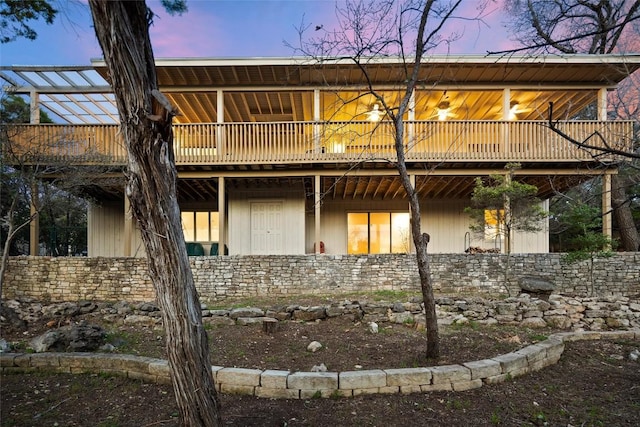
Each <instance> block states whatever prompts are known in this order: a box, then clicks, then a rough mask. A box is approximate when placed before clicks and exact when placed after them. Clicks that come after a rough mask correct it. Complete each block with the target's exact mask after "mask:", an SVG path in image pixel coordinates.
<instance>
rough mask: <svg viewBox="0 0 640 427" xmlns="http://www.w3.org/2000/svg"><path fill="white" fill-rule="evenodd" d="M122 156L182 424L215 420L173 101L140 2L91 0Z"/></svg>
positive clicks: (214, 397)
mask: <svg viewBox="0 0 640 427" xmlns="http://www.w3.org/2000/svg"><path fill="white" fill-rule="evenodd" d="M89 5H90V7H91V12H92V15H93V22H94V27H95V30H96V35H97V37H98V40H99V42H100V45H101V47H102V51H103V54H104V57H105V61H106V63H107V67H108V69H109V74H110V76H111V85H112V88H113V90H114V93H115V95H116V103H117V106H118V112H119V115H120V121H121V132H122V133H123V136H124V141H125V145H126V148H127V154H128V170H127V187H126V193H127V196H128V197H129V200H130V202H131V209H132V213H133V217H134V218H135V220H136V222H137V224H138V227H139V229H140V231H141V236H142V240H143V242H144V245H145V249H146V252H147V257H148V262H149V274H150V277H151V280H152V282H153V285H154V288H155V291H156V297H157V299H158V305H159V307H160V309H161V310H162V320H163V322H164V327H165V330H166V342H167V344H166V345H167V354H168V359H169V367H170V370H171V377H172V382H173V389H174V392H175V396H176V401H177V405H178V408H179V411H180V416H181V422H182V425H185V426H220V425H222V421H221V418H220V411H219V404H218V400H217V395H216V390H215V387H214V383H213V378H212V376H211V364H210V361H209V349H208V342H207V334H206V331H205V330H204V328H203V326H202V317H201V310H200V304H199V301H198V295H197V292H196V289H195V284H194V281H193V275H192V272H191V268H190V265H189V259H188V257H187V251H186V247H185V244H184V236H183V233H182V227H181V223H180V209H179V206H178V202H177V197H176V176H177V172H176V168H175V161H174V158H173V146H172V139H173V136H172V131H171V119H172V116H173V115H174V113H175V112H174V111H172V107H171V106H170V105H169V103H168V102H167V101H166V98H163V97H162V95H161V94H160V93H159V92H158V91H157V79H156V71H155V61H154V57H153V52H152V49H151V42H150V40H149V23H150V22H151V18H152V15H151V14H150V11H149V10H148V8H147V6H146V4H145V2H141V1H101V0H90V1H89Z"/></svg>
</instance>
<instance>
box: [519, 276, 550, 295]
mask: <svg viewBox="0 0 640 427" xmlns="http://www.w3.org/2000/svg"><path fill="white" fill-rule="evenodd" d="M518 284H519V285H520V289H522V291H524V292H529V293H532V294H547V295H549V294H551V293H552V292H553V291H555V289H556V286H555V285H554V284H553V282H551V281H550V280H547V279H543V278H542V277H534V276H524V277H521V278H520V279H519V280H518Z"/></svg>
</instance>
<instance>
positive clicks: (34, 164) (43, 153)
mask: <svg viewBox="0 0 640 427" xmlns="http://www.w3.org/2000/svg"><path fill="white" fill-rule="evenodd" d="M4 105H5V106H6V105H8V104H4ZM2 113H6V110H3V111H2ZM19 113H20V112H19V111H18V114H19ZM27 113H28V110H27ZM3 115H4V117H3V118H4V119H7V120H9V121H11V114H9V115H6V114H3ZM17 119H18V120H19V121H20V120H21V119H20V117H19V115H18V116H17ZM0 144H1V145H0V147H1V149H0V178H1V182H0V192H1V194H0V196H1V198H2V202H1V208H2V209H1V211H2V216H1V217H0V226H1V227H2V233H3V248H2V260H1V261H0V295H1V294H2V288H3V283H4V274H5V271H6V268H7V263H8V259H9V255H10V252H11V247H12V244H13V243H14V242H15V240H16V238H17V236H19V235H20V234H21V233H22V232H23V231H24V230H25V229H26V228H27V227H29V226H30V225H31V224H32V223H33V222H34V220H36V218H38V217H39V216H40V214H41V213H42V211H43V209H50V208H51V205H52V204H53V203H54V202H55V201H56V200H58V199H59V197H60V194H61V193H64V194H65V195H66V196H68V197H71V195H74V196H82V194H81V191H82V189H83V187H85V186H86V185H87V182H92V183H94V184H95V185H106V184H108V183H109V182H111V181H112V179H113V178H109V179H104V177H105V176H106V175H111V174H110V172H111V171H110V168H109V167H108V166H106V167H103V166H78V165H75V164H74V163H73V161H72V160H70V158H69V157H67V156H65V155H64V154H65V153H68V152H70V151H74V150H75V151H76V152H77V151H79V150H76V148H77V147H75V146H72V145H73V141H69V140H68V139H66V140H61V139H60V138H59V135H57V134H55V133H54V134H52V135H49V136H48V137H47V136H42V135H39V136H38V135H36V133H35V131H34V129H33V128H30V127H29V126H28V125H22V124H12V123H4V124H2V125H1V126H0ZM50 154H53V155H52V156H51V155H50ZM116 180H117V178H116ZM101 181H102V183H101V184H99V183H100V182H101ZM51 211H53V209H52V208H51ZM34 244H38V242H34ZM24 246H26V242H25V244H24Z"/></svg>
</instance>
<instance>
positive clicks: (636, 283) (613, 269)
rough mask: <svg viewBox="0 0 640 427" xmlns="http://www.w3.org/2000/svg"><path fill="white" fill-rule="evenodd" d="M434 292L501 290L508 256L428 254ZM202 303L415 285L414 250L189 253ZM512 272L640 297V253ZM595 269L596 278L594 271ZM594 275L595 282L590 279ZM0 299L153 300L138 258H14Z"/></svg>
mask: <svg viewBox="0 0 640 427" xmlns="http://www.w3.org/2000/svg"><path fill="white" fill-rule="evenodd" d="M430 264H431V273H432V278H433V284H434V289H435V291H436V293H440V294H456V293H466V294H468V293H482V294H486V295H493V296H496V295H499V294H506V293H507V289H506V287H505V286H504V277H505V266H506V265H507V257H506V256H505V255H500V254H475V255H469V254H433V255H431V258H430ZM191 265H192V268H193V275H194V280H195V282H196V286H197V288H198V291H199V293H200V296H201V298H202V300H203V301H204V302H213V301H220V300H224V299H225V298H238V297H253V296H266V295H274V296H284V295H287V296H293V295H305V294H339V293H347V292H358V291H377V290H410V291H417V290H418V289H419V280H418V273H417V267H416V260H415V256H414V255H402V254H386V255H368V256H367V255H325V254H322V255H292V256H270V255H265V256H224V257H192V258H191ZM510 266H511V267H510V270H509V277H510V278H511V283H514V284H516V289H513V288H512V289H511V291H512V293H517V282H518V279H519V278H521V277H525V276H527V277H537V278H541V279H545V280H549V281H551V282H553V283H554V284H555V286H556V289H555V293H562V294H570V295H590V294H591V293H592V286H591V283H593V294H594V295H597V296H608V295H622V296H634V295H638V294H640V253H620V254H614V255H613V256H610V257H603V258H599V259H597V260H595V262H594V264H593V269H592V270H593V271H592V272H591V268H590V264H589V262H588V261H583V262H577V263H568V262H566V261H565V260H564V257H563V255H562V254H516V255H512V256H511V259H510ZM592 274H593V276H591V275H592ZM591 277H593V282H592V281H591V279H590V278H591ZM3 293H4V294H3V298H17V297H31V298H35V299H38V300H50V301H69V300H83V299H85V300H98V301H119V300H127V301H151V300H153V299H154V290H153V287H152V285H151V282H150V280H149V277H148V268H147V261H146V259H143V258H80V257H78V258H75V257H72V258H64V257H60V258H51V257H13V258H11V259H10V260H9V268H8V271H7V273H6V277H5V284H4V289H3Z"/></svg>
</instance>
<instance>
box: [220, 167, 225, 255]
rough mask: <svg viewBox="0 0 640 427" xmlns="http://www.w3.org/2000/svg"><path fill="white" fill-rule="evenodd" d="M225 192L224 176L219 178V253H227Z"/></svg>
mask: <svg viewBox="0 0 640 427" xmlns="http://www.w3.org/2000/svg"><path fill="white" fill-rule="evenodd" d="M225 197H226V195H225V192H224V177H223V176H221V177H219V178H218V255H225V250H224V248H225V245H226V239H225V235H224V231H225V230H226V228H227V227H226V217H225V214H224V213H225V210H224V207H225V205H226V200H225Z"/></svg>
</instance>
